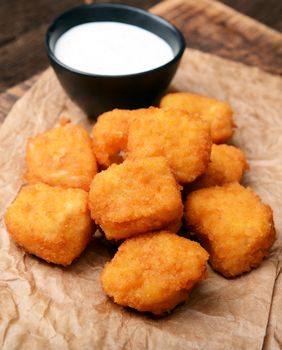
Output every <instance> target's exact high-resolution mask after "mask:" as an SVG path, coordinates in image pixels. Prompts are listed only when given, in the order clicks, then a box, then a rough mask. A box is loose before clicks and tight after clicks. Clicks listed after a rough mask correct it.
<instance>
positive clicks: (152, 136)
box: [127, 107, 211, 183]
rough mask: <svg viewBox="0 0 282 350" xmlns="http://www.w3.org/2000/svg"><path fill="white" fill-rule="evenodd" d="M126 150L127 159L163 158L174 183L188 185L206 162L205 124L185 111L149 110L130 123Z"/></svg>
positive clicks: (207, 136)
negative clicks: (173, 178)
mask: <svg viewBox="0 0 282 350" xmlns="http://www.w3.org/2000/svg"><path fill="white" fill-rule="evenodd" d="M127 147H128V157H129V158H140V157H151V156H163V157H165V158H166V159H167V161H168V164H169V166H170V168H171V170H172V172H173V174H174V176H175V178H176V180H177V181H178V182H180V183H187V182H191V181H193V180H195V179H196V178H197V177H198V176H199V175H201V174H202V173H204V171H205V170H206V168H207V166H208V163H209V160H210V152H211V137H210V131H209V125H208V123H206V122H204V121H202V120H201V119H200V118H197V117H194V116H191V115H189V114H188V113H186V112H185V111H181V110H175V109H160V108H156V107H150V108H149V109H148V110H147V113H146V114H144V115H143V116H142V118H138V119H137V118H136V119H134V120H133V121H132V123H131V124H130V127H129V132H128V145H127Z"/></svg>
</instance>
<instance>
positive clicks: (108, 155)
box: [92, 109, 135, 168]
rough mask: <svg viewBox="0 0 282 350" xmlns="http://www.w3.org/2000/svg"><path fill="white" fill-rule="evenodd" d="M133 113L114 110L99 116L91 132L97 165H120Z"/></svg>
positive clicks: (104, 166) (105, 166)
mask: <svg viewBox="0 0 282 350" xmlns="http://www.w3.org/2000/svg"><path fill="white" fill-rule="evenodd" d="M134 116H135V112H134V111H130V110H125V109H114V110H113V111H110V112H106V113H103V114H101V115H100V116H99V117H98V119H97V122H96V124H95V125H94V127H93V130H92V141H93V149H94V153H95V156H96V159H97V162H98V164H99V165H101V166H102V167H103V168H107V167H108V166H110V165H111V164H112V163H121V161H122V160H123V153H124V152H125V151H126V149H127V133H128V127H129V122H130V120H131V119H132V118H133V117H134Z"/></svg>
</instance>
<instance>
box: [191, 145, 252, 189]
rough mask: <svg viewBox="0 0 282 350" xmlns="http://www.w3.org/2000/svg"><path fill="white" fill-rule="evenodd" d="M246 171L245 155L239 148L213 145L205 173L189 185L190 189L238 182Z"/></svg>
mask: <svg viewBox="0 0 282 350" xmlns="http://www.w3.org/2000/svg"><path fill="white" fill-rule="evenodd" d="M247 169H248V164H247V162H246V158H245V155H244V153H243V152H242V151H241V150H240V149H239V148H236V147H234V146H229V145H224V144H223V145H216V144H213V145H212V151H211V161H210V164H209V166H208V168H207V170H206V171H205V173H204V174H203V175H201V176H200V177H199V178H197V179H196V180H195V181H194V182H193V183H191V189H193V190H195V189H199V188H203V187H211V186H222V185H224V184H226V183H229V182H240V181H241V179H242V177H243V174H244V172H245V170H247Z"/></svg>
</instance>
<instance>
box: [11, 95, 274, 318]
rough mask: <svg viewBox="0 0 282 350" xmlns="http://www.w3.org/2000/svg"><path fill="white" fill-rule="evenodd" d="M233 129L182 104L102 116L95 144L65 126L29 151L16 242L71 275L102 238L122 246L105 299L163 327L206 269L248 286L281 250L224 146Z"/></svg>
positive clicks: (173, 99)
mask: <svg viewBox="0 0 282 350" xmlns="http://www.w3.org/2000/svg"><path fill="white" fill-rule="evenodd" d="M234 128H235V124H234V122H233V112H232V109H231V107H230V106H229V105H228V104H227V103H224V102H221V101H218V100H215V99H211V98H208V97H204V96H199V95H195V94H191V93H184V92H181V93H170V94H168V95H166V96H164V97H163V98H162V100H161V103H160V107H159V108H158V107H150V108H146V109H145V108H144V109H137V110H121V109H115V110H113V111H109V112H106V113H104V114H102V115H100V116H99V117H98V119H97V122H96V123H95V124H94V127H93V130H92V135H91V137H90V136H89V135H88V133H87V131H86V130H84V129H83V128H82V127H81V126H79V125H74V124H72V123H70V122H68V121H65V120H64V121H62V122H61V125H60V126H59V127H57V128H55V129H53V130H50V131H48V132H45V133H43V134H40V135H37V136H35V137H32V138H30V139H29V140H28V143H27V150H26V163H27V172H26V174H25V179H26V181H27V184H26V185H25V186H23V187H22V189H21V190H20V192H19V193H18V195H17V197H16V199H15V200H14V202H13V203H12V204H11V205H10V207H9V208H8V209H7V212H6V216H5V223H6V226H7V229H8V232H9V233H10V235H11V237H12V238H13V239H14V241H15V242H16V243H17V244H18V245H20V246H21V247H23V248H24V249H25V250H26V251H27V252H29V253H31V254H34V255H36V256H38V257H40V258H42V259H44V260H46V261H47V262H50V263H54V264H59V265H63V266H67V265H69V264H71V263H72V261H73V260H74V259H75V258H77V257H78V256H79V255H80V254H81V253H82V252H83V250H84V249H85V247H86V246H87V244H88V243H89V242H90V240H91V238H92V237H93V234H94V233H95V232H96V229H97V227H98V228H99V230H100V232H101V233H102V234H103V235H104V236H105V238H106V239H107V240H109V241H115V242H116V243H117V244H118V245H119V247H118V250H117V252H116V254H115V255H114V257H113V259H112V260H111V261H110V262H108V263H106V265H105V266H104V268H103V271H102V274H101V282H102V286H103V289H104V291H105V293H106V294H107V295H108V296H109V297H111V298H112V299H113V300H114V302H116V303H117V304H119V305H122V306H125V307H131V308H134V309H136V310H138V311H147V312H150V313H153V314H155V315H162V314H164V313H166V312H168V311H170V310H172V309H173V308H174V307H175V306H176V305H178V304H179V303H182V302H184V301H185V300H186V299H187V297H188V294H189V292H190V290H191V289H192V288H193V287H194V286H195V285H196V284H197V283H199V282H200V281H201V280H203V279H204V278H205V276H206V270H207V263H208V261H209V263H210V264H211V266H212V268H213V269H214V270H215V271H217V272H219V273H220V274H222V275H223V276H225V277H236V276H240V275H241V274H242V273H244V272H248V271H250V270H251V269H252V268H255V267H257V266H258V265H259V264H260V263H261V262H262V260H263V258H264V257H265V256H267V254H268V252H269V249H270V248H271V246H272V244H273V242H274V240H275V228H274V224H273V214H272V210H271V208H270V207H269V206H268V205H266V204H264V203H262V201H261V199H260V198H259V197H258V195H257V194H255V193H254V192H253V191H252V190H251V189H250V188H245V187H243V186H242V185H240V181H241V179H242V177H243V175H244V172H245V171H246V170H247V169H248V164H247V162H246V158H245V155H244V153H243V152H242V150H240V149H239V148H236V147H235V146H231V145H229V144H226V143H225V142H227V141H228V140H229V139H230V138H231V137H232V135H233V132H234ZM183 227H184V230H183ZM180 228H182V230H181V232H182V233H181V235H180V234H179V232H180ZM183 232H185V233H183ZM94 249H95V248H94Z"/></svg>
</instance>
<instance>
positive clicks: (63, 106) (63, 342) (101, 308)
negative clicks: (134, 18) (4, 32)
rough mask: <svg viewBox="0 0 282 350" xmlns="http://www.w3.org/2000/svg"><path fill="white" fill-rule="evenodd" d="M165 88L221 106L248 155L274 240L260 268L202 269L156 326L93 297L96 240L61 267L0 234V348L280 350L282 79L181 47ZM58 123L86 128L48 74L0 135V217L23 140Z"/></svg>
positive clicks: (16, 179)
mask: <svg viewBox="0 0 282 350" xmlns="http://www.w3.org/2000/svg"><path fill="white" fill-rule="evenodd" d="M172 89H175V90H181V91H185V90H189V91H194V92H196V93H200V94H205V95H208V96H212V97H216V98H219V99H222V100H226V101H228V102H229V103H230V104H231V105H232V106H233V108H234V110H235V120H236V124H237V126H238V130H237V132H236V135H235V136H234V137H233V140H232V142H233V143H234V144H235V145H237V146H239V147H241V148H242V149H243V150H244V151H245V152H246V155H247V158H248V160H249V163H250V166H251V169H250V171H249V173H248V175H247V176H246V178H245V183H246V184H247V185H250V186H251V187H252V188H253V189H254V190H255V191H256V192H257V193H258V194H259V195H260V196H261V197H262V198H263V200H264V201H265V202H267V203H269V204H270V205H271V206H272V207H273V210H274V218H275V224H276V229H277V236H278V239H277V241H276V243H275V246H274V247H273V249H272V250H271V254H270V256H269V257H268V258H267V259H265V260H264V262H263V264H262V265H261V266H260V267H259V268H258V269H255V270H253V271H252V272H251V273H248V274H245V275H243V276H242V277H240V278H236V279H233V280H227V279H225V278H223V277H221V276H220V275H218V274H216V273H214V272H213V271H212V270H211V269H209V274H208V278H207V279H206V280H205V281H204V282H202V283H201V284H200V285H199V286H198V287H197V288H195V290H194V291H193V292H192V294H191V296H190V298H189V300H188V301H187V302H186V304H184V305H182V306H180V307H178V308H176V309H175V310H174V312H173V313H171V314H170V315H169V316H167V317H165V318H162V319H152V318H150V317H148V316H147V315H142V314H138V313H135V312H132V311H128V310H125V309H123V308H121V307H119V306H117V305H115V304H113V303H112V302H111V301H110V300H108V299H107V297H106V296H105V295H104V293H103V292H102V290H101V286H100V283H99V274H100V272H101V269H102V267H103V264H104V263H105V262H106V261H107V260H109V259H110V257H111V252H110V251H109V249H108V248H107V247H106V246H105V245H103V243H102V242H100V241H99V240H98V239H96V240H94V241H93V242H92V243H91V244H90V246H89V247H88V248H87V249H86V251H85V252H84V253H83V254H82V256H81V257H80V258H79V259H77V260H76V261H75V262H74V263H73V264H72V265H71V266H70V267H69V268H61V267H57V266H54V265H49V264H47V263H45V262H43V261H41V260H39V259H37V258H35V257H32V256H29V255H27V254H25V253H24V251H23V250H22V249H20V248H18V247H17V246H16V245H15V244H14V243H13V242H12V241H11V240H10V238H9V236H8V234H7V232H6V230H5V227H4V223H3V220H2V221H1V227H0V347H1V348H2V349H9V350H10V349H134V350H135V349H136V350H137V349H261V348H263V347H264V348H266V349H279V346H281V343H282V314H281V307H282V293H281V288H282V276H281V255H282V254H281V239H280V236H281V228H282V221H281V210H282V209H281V207H282V115H281V111H282V100H281V92H282V80H281V78H279V77H274V76H271V75H269V74H266V73H264V72H262V71H260V70H258V69H256V68H250V67H247V66H244V65H241V64H238V63H234V62H230V61H227V60H224V59H221V58H217V57H214V56H212V55H209V54H204V53H201V52H199V51H195V50H188V49H187V50H186V52H185V55H184V58H183V60H182V63H181V66H180V68H179V70H178V72H177V75H176V77H175V79H174V81H173V84H172ZM61 116H66V117H70V118H71V120H72V121H74V122H78V123H80V124H81V125H84V126H85V127H87V128H90V126H91V123H90V122H89V121H88V120H87V118H86V117H85V115H84V114H83V113H82V112H81V111H80V110H79V109H78V108H77V107H76V106H75V105H74V104H73V103H72V102H71V101H70V100H69V99H68V98H67V96H66V95H65V93H64V92H63V91H62V89H61V87H60V85H59V83H58V81H57V79H56V78H55V76H54V73H53V72H52V70H51V69H48V70H47V71H46V72H45V73H44V74H43V75H42V76H41V78H40V79H39V80H38V82H37V83H36V84H35V85H34V86H33V88H32V89H31V90H30V91H29V92H28V93H26V95H25V96H24V97H22V98H21V99H20V100H19V101H18V102H17V103H16V104H15V106H14V107H13V109H12V111H11V112H10V114H9V116H8V117H7V119H6V120H5V122H4V124H3V125H2V127H1V128H0V170H1V171H0V215H1V218H2V217H3V214H4V212H5V209H6V207H7V206H8V205H9V203H10V202H11V201H12V200H13V198H14V197H15V195H16V193H17V191H18V190H19V188H20V186H21V185H22V173H23V171H24V168H25V164H24V153H25V145H26V140H27V138H28V137H29V136H31V135H35V134H37V133H39V132H42V131H45V130H48V129H50V128H52V127H54V126H55V125H56V124H57V123H58V120H59V118H60V117H61Z"/></svg>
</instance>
